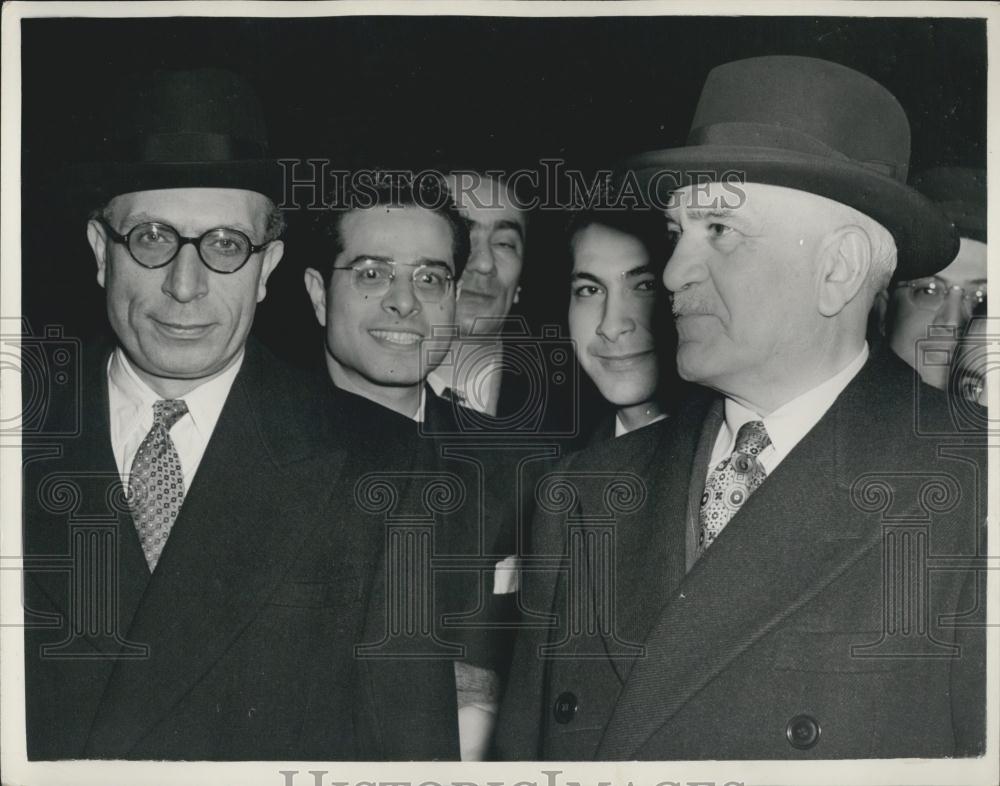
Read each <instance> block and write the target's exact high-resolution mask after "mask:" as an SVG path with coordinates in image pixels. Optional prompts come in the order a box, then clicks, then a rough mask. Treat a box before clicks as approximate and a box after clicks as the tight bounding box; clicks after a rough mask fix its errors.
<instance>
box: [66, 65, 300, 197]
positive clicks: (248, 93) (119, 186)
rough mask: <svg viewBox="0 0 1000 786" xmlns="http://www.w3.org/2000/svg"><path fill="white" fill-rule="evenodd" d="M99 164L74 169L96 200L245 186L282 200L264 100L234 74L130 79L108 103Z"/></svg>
mask: <svg viewBox="0 0 1000 786" xmlns="http://www.w3.org/2000/svg"><path fill="white" fill-rule="evenodd" d="M107 107H108V109H109V117H108V127H107V132H106V134H105V135H104V142H103V145H102V146H101V148H100V149H99V150H97V151H95V152H96V155H95V156H94V161H93V162H90V163H86V164H83V165H80V166H78V167H76V168H75V172H74V176H75V177H77V178H79V179H80V180H81V181H82V182H80V183H78V185H79V186H81V187H82V188H83V189H85V190H86V192H87V193H88V194H89V195H90V196H91V198H93V199H105V200H106V199H110V198H112V197H114V196H116V195H118V194H126V193H131V192H134V191H150V190H155V189H165V188H239V189H245V190H248V191H256V192H259V193H261V194H264V195H265V196H267V197H270V198H271V200H272V201H274V202H275V203H276V204H277V203H280V201H281V198H282V177H281V171H280V167H279V166H278V164H277V162H276V161H275V160H273V159H272V158H270V157H269V152H268V144H267V132H266V129H265V126H264V113H263V110H262V109H261V104H260V99H259V98H258V97H257V94H256V92H255V91H254V89H253V88H252V87H251V85H250V84H249V82H247V80H246V79H245V78H244V77H242V76H240V75H238V74H236V73H233V72H232V71H226V70H221V69H212V68H204V69H197V70H188V71H171V70H159V71H154V72H152V73H149V74H140V75H134V76H132V77H130V78H128V79H126V80H124V81H123V82H122V83H121V84H120V85H119V86H118V87H117V89H116V91H115V93H114V96H113V97H112V98H111V100H110V101H109V102H108V104H107Z"/></svg>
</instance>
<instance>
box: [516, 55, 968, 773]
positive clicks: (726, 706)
mask: <svg viewBox="0 0 1000 786" xmlns="http://www.w3.org/2000/svg"><path fill="white" fill-rule="evenodd" d="M803 104H807V105H808V108H809V111H808V112H804V111H803ZM692 129H693V130H692V132H691V136H690V139H689V145H688V146H687V147H684V148H680V149H673V150H661V151H654V152H651V153H647V154H643V155H641V156H638V157H636V158H634V159H632V160H630V161H629V162H628V163H627V165H628V166H629V167H631V168H632V169H633V170H634V171H635V172H636V173H637V175H638V177H639V179H640V181H641V182H646V183H656V184H658V187H659V188H662V189H663V193H661V194H659V196H661V197H663V198H665V197H666V196H667V193H668V192H669V191H671V190H672V191H673V198H672V202H671V203H670V206H669V209H668V211H667V215H668V219H669V222H670V226H671V233H672V236H673V238H674V242H675V247H674V250H673V253H672V256H671V258H670V260H669V262H668V263H667V266H666V268H665V270H664V274H663V282H664V284H665V285H666V287H667V289H668V290H669V292H670V294H671V296H672V299H673V309H674V315H675V317H676V321H677V329H678V340H679V346H678V354H677V363H678V370H679V372H680V374H681V376H682V377H683V378H684V379H686V380H689V381H691V382H695V383H698V384H699V385H701V386H703V390H701V391H700V392H698V393H697V394H696V395H694V396H693V397H692V399H691V400H689V401H688V402H687V403H686V404H685V405H683V406H682V407H681V408H680V410H679V411H678V412H677V413H676V415H675V416H674V417H672V418H670V419H668V420H667V421H664V422H662V423H660V424H656V425H654V426H650V427H647V428H645V429H641V430H639V431H638V432H635V433H634V434H631V435H628V436H626V437H623V438H621V439H617V440H613V441H611V442H609V443H606V444H604V445H602V446H599V447H597V448H592V449H589V450H587V451H584V452H582V453H579V454H577V455H576V456H575V457H573V458H571V459H570V460H569V462H568V463H567V464H566V465H565V466H564V467H563V470H564V472H563V473H562V475H563V476H564V480H565V481H566V482H569V483H573V484H575V485H576V487H577V491H578V497H577V499H576V501H575V504H574V506H573V508H572V510H565V511H563V512H562V513H561V514H560V513H559V512H558V510H557V505H556V503H557V502H559V500H557V499H554V498H553V499H552V500H549V502H548V510H549V512H546V513H545V515H542V516H540V517H538V518H537V519H536V522H535V524H536V526H535V536H536V539H535V547H534V549H533V554H532V555H533V556H538V557H549V558H551V557H553V556H557V555H563V554H568V555H571V556H574V555H575V556H576V558H575V559H573V560H570V561H567V562H566V564H565V566H564V567H565V571H564V573H565V574H567V575H569V579H568V580H565V579H560V578H559V576H560V573H559V572H556V571H551V572H549V573H544V572H541V571H539V572H526V573H525V579H524V587H523V593H524V601H525V604H526V606H528V607H530V608H533V609H539V610H544V611H551V612H553V613H555V614H556V615H557V617H558V623H557V624H556V626H555V627H554V629H552V630H548V631H539V632H537V633H534V634H530V633H529V634H526V635H524V636H522V637H521V639H520V640H519V642H518V649H517V653H516V655H515V662H514V665H513V668H512V674H513V676H512V680H511V685H510V687H509V689H508V691H507V694H506V695H505V699H504V706H503V708H502V710H501V719H500V726H499V733H498V745H499V749H500V753H501V755H502V756H504V757H505V758H543V759H555V760H577V759H598V760H629V759H836V758H865V757H951V756H969V755H976V754H977V753H981V752H982V751H983V749H984V735H985V723H984V713H985V668H984V651H983V649H984V637H983V629H982V626H981V624H980V625H978V626H977V623H976V620H977V619H978V620H982V619H983V618H982V617H981V616H980V615H981V609H977V597H978V595H977V592H976V587H977V581H976V579H977V572H976V570H975V567H976V564H977V563H976V562H975V559H976V557H977V555H978V553H979V552H977V546H978V543H979V536H980V526H981V525H982V524H983V522H984V520H985V506H984V495H985V488H984V483H983V481H984V479H985V477H986V473H985V466H984V465H985V451H984V450H983V449H982V448H981V447H976V445H975V442H974V440H973V444H972V445H971V446H970V445H969V444H968V441H967V440H965V439H964V435H962V434H958V433H955V431H954V428H953V427H951V426H950V424H951V418H950V414H951V413H950V411H949V407H948V402H947V399H946V397H945V395H944V394H943V393H940V392H938V391H935V390H933V389H931V388H929V387H926V386H924V387H922V388H921V389H919V390H915V389H914V384H915V382H914V378H913V374H912V373H911V372H910V370H909V369H908V367H907V366H906V365H905V364H903V363H902V361H900V360H899V359H898V358H896V357H895V356H893V355H891V354H890V353H888V352H885V353H881V354H877V355H876V354H874V353H873V354H870V353H869V348H868V346H867V344H866V342H865V328H866V320H867V316H868V312H869V309H870V307H871V305H872V302H873V300H874V298H875V295H876V293H877V292H879V291H880V290H881V289H882V288H884V287H885V286H886V285H887V284H888V283H889V280H890V279H891V278H892V277H893V276H898V277H901V278H907V279H912V278H917V277H920V276H926V275H930V274H933V273H934V272H936V271H938V270H940V269H942V268H943V267H945V266H946V265H947V264H948V263H949V261H950V260H951V259H952V258H953V257H954V255H955V252H956V250H957V243H956V238H955V236H954V234H953V232H952V228H951V226H950V223H949V222H948V220H947V219H946V218H945V217H944V216H943V214H941V213H939V212H938V210H937V209H936V208H935V207H934V205H933V204H932V203H931V202H929V201H928V200H926V199H925V198H924V197H922V196H921V195H919V194H918V193H917V192H915V191H913V190H912V189H910V188H909V187H908V186H907V185H906V184H905V179H906V168H907V164H908V150H909V125H908V123H907V120H906V116H905V114H904V112H903V109H902V107H901V106H900V105H899V104H898V103H897V102H896V100H895V98H894V97H893V96H892V95H891V94H889V93H888V91H886V90H885V89H884V88H883V87H882V86H881V85H879V84H878V83H876V82H874V81H873V80H871V79H869V78H868V77H866V76H864V75H862V74H860V73H857V72H855V71H853V70H850V69H848V68H845V67H843V66H840V65H837V64H834V63H829V62H825V61H821V60H815V59H811V58H802V57H763V58H753V59H749V60H744V61H739V62H735V63H729V64H726V65H722V66H719V67H717V68H716V69H714V70H713V71H712V72H711V74H710V75H709V77H708V81H707V83H706V85H705V87H704V90H703V92H702V96H701V99H700V102H699V105H698V109H697V111H696V114H695V119H694V122H693V123H692ZM706 171H708V172H715V173H717V174H716V175H715V176H714V179H712V181H711V182H705V180H704V177H705V176H704V173H705V172H706ZM664 172H667V173H672V174H674V175H676V176H678V178H677V179H676V180H675V181H674V183H675V185H674V186H673V188H671V187H670V186H669V185H668V180H669V178H667V177H664V176H662V173H664ZM736 172H738V173H741V178H740V180H741V182H733V181H731V180H730V179H729V177H731V176H732V173H736ZM696 173H698V174H696ZM725 173H730V175H729V177H726V176H725ZM677 185H680V186H681V187H680V188H677V187H676V186H677ZM911 402H912V403H911ZM915 408H918V409H919V411H918V410H917V409H915ZM918 421H919V423H918ZM942 435H943V436H942ZM972 436H973V437H975V435H972ZM945 445H947V448H945ZM610 472H614V473H615V474H616V480H615V483H616V484H618V485H619V486H620V485H621V484H622V483H625V484H629V483H631V484H632V485H633V486H634V489H633V495H632V496H631V497H629V498H628V499H627V500H626V499H624V498H623V497H622V495H621V494H617V495H615V494H608V493H606V492H607V489H606V488H605V486H606V483H605V482H602V481H601V478H602V473H603V474H604V476H607V474H608V473H610ZM622 473H630V474H627V475H625V476H623V475H622ZM640 481H641V485H640ZM542 495H543V498H544V491H543V492H542ZM559 496H560V498H561V499H563V500H564V499H566V495H565V494H561V495H559ZM931 497H933V499H931ZM632 502H634V504H629V503H632ZM567 513H569V515H568V516H567ZM609 513H610V514H614V515H615V519H614V526H613V528H612V529H613V537H605V538H596V537H591V538H587V537H586V536H585V533H584V536H581V535H580V531H579V530H580V527H581V526H582V525H581V524H580V523H579V522H581V521H582V522H586V521H588V520H599V517H600V516H602V515H603V516H605V517H607V516H608V515H609ZM904 521H906V522H915V523H914V524H913V525H912V527H911V528H909V529H908V528H906V527H904V528H903V529H899V528H898V526H899V525H900V524H902V522H904ZM894 525H895V527H894ZM904 530H905V531H904ZM609 544H610V545H609ZM911 546H912V548H911ZM581 550H582V552H583V553H582V554H581V553H580V552H581ZM928 550H929V553H930V554H931V555H947V556H948V557H949V558H955V559H956V561H957V563H958V564H957V565H956V569H955V570H954V571H951V570H949V571H940V572H936V573H934V575H933V577H932V576H931V575H930V573H929V572H928V571H927V567H926V565H927V563H926V560H927V556H928ZM564 559H565V557H564ZM963 560H964V561H963ZM581 565H585V566H586V569H583V568H582V567H580V566H581ZM574 572H575V573H574ZM904 577H908V581H910V582H916V584H913V583H901V582H902V580H903V578H904ZM931 578H933V580H931ZM890 585H891V586H896V587H901V588H902V589H900V591H899V592H895V593H894V592H888V591H887V588H888V587H889V586H890ZM580 615H583V617H582V620H583V621H582V622H581V621H580V620H581V616H580ZM911 615H917V616H916V617H914V616H911ZM574 618H575V619H576V620H577V621H576V622H575V623H574V624H572V625H570V624H568V623H567V620H573V619H574ZM903 620H905V621H906V623H907V624H906V625H905V627H904V626H903V624H902V623H901V621H903ZM588 631H594V633H593V634H592V635H588Z"/></svg>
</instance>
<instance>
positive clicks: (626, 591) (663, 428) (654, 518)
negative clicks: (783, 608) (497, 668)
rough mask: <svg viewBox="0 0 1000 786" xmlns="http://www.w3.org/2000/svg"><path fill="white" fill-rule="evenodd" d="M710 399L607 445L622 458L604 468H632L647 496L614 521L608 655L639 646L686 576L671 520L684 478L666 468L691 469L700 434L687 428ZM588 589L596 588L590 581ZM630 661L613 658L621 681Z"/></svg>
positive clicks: (679, 536) (605, 628)
mask: <svg viewBox="0 0 1000 786" xmlns="http://www.w3.org/2000/svg"><path fill="white" fill-rule="evenodd" d="M709 400H710V399H709V398H708V397H707V396H700V397H698V398H697V399H694V400H692V401H691V402H690V403H689V406H688V407H686V408H685V409H684V410H683V411H681V412H679V413H678V414H677V416H676V417H671V418H668V419H667V420H665V421H661V422H660V423H657V424H654V425H651V426H647V427H645V428H643V429H639V430H638V431H636V432H633V433H631V434H628V435H626V436H624V437H619V438H617V439H615V440H614V442H613V443H611V444H612V445H614V446H615V448H616V452H618V453H619V457H620V458H621V460H620V461H615V462H613V463H612V462H603V466H605V467H608V466H615V467H629V468H634V469H633V471H634V472H635V473H636V474H637V475H638V477H639V478H641V479H642V480H643V481H644V484H645V490H646V493H647V495H648V496H647V499H646V502H645V504H644V505H643V506H642V507H641V508H639V509H638V510H636V511H634V512H632V513H628V514H618V515H616V517H615V518H616V529H615V546H616V551H617V552H618V554H617V563H618V566H619V568H618V570H617V572H616V577H615V586H614V587H613V588H612V590H613V591H614V593H615V595H616V596H617V602H616V605H615V619H613V620H606V621H604V624H602V625H600V626H599V628H600V630H601V632H602V635H603V636H604V639H605V646H606V647H607V649H608V652H615V651H620V650H621V648H622V647H621V642H622V641H624V642H625V643H628V644H641V643H642V642H643V641H644V640H645V638H646V633H647V631H648V630H649V627H650V626H651V625H652V624H653V622H654V621H655V619H656V616H657V613H658V611H659V609H660V608H661V607H662V606H663V604H664V602H665V601H666V599H667V598H668V597H669V595H670V592H671V591H672V590H673V588H674V587H676V586H677V584H678V583H679V582H680V581H681V579H682V578H683V576H684V569H685V562H684V553H685V551H684V549H685V533H684V529H683V527H675V526H670V522H671V521H673V520H676V518H677V500H680V499H684V498H685V497H686V494H687V491H686V488H687V480H686V477H685V476H684V474H683V473H677V472H671V471H668V470H669V468H672V467H684V466H690V465H691V460H692V456H693V454H694V452H695V448H696V446H697V434H698V432H697V429H696V428H691V427H689V426H688V425H686V424H690V423H699V422H701V419H702V415H703V410H704V408H705V407H706V406H707V405H708V401H709ZM621 451H627V453H628V454H630V455H624V454H622V453H621ZM602 496H603V495H602ZM591 589H592V590H596V589H597V588H596V587H595V586H594V585H593V584H592V583H591ZM597 608H598V609H600V608H601V605H600V604H597ZM634 663H635V658H627V659H623V658H621V657H619V658H612V665H613V666H614V668H615V671H616V672H617V673H618V675H619V677H620V678H621V679H622V680H624V679H625V678H626V676H627V675H628V672H629V670H630V669H631V668H632V666H633V665H634Z"/></svg>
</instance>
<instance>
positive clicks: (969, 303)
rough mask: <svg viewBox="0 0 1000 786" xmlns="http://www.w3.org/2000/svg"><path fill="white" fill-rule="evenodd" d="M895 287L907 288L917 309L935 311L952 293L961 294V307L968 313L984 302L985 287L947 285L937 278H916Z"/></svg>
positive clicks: (983, 285) (901, 282)
mask: <svg viewBox="0 0 1000 786" xmlns="http://www.w3.org/2000/svg"><path fill="white" fill-rule="evenodd" d="M896 286H897V287H909V289H910V293H909V294H910V300H912V301H913V305H915V306H916V307H917V308H920V309H924V310H925V311H937V310H938V309H939V308H941V305H942V304H943V303H944V302H945V300H946V299H947V298H948V295H950V294H951V293H952V292H961V293H962V305H964V306H965V307H966V308H967V309H969V310H970V311H971V310H972V309H974V308H975V307H976V306H978V305H981V304H982V303H985V302H986V285H985V284H981V285H979V286H976V287H970V288H969V289H966V288H965V287H960V286H958V285H957V284H947V283H945V282H944V281H942V280H941V279H939V278H918V279H916V280H914V281H900V282H899V283H898V284H896Z"/></svg>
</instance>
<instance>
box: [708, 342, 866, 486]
mask: <svg viewBox="0 0 1000 786" xmlns="http://www.w3.org/2000/svg"><path fill="white" fill-rule="evenodd" d="M867 360H868V344H867V343H866V344H865V345H864V346H863V347H862V348H861V352H859V353H858V356H857V357H856V358H854V360H852V361H851V362H850V363H848V364H847V365H846V366H845V367H844V368H843V369H842V370H840V371H839V372H837V373H836V374H834V375H833V376H832V377H830V378H829V379H828V380H826V381H825V382H822V383H820V384H819V385H817V386H816V387H814V388H812V389H811V390H807V391H806V392H805V393H802V394H801V395H799V396H796V397H795V398H793V399H792V400H791V401H788V402H786V403H784V404H782V405H781V406H780V407H778V408H777V409H776V410H774V412H772V413H771V414H770V415H768V416H767V417H763V418H762V417H761V416H760V415H759V414H758V413H756V412H754V411H753V410H752V409H747V408H746V407H744V406H743V405H742V404H737V403H736V402H735V401H733V400H732V399H728V398H727V399H726V420H725V423H723V424H722V428H721V429H719V435H718V436H717V437H716V438H715V447H714V448H713V449H712V457H711V459H710V461H709V462H708V468H709V471H711V468H712V467H714V466H716V465H717V464H718V463H719V462H720V461H722V460H723V459H725V458H728V457H729V456H730V455H731V454H732V452H733V449H734V448H735V447H736V435H737V433H738V432H739V430H740V427H741V426H742V425H743V424H744V423H749V422H750V421H752V420H763V421H764V428H766V429H767V435H768V436H769V437H770V438H771V444H770V445H768V446H767V447H766V448H764V450H762V451H761V453H760V455H759V456H758V457H757V459H758V460H759V461H760V463H761V464H762V465H763V466H764V469H765V470H766V471H767V474H768V475H770V474H771V473H772V472H774V470H775V468H776V467H777V466H778V464H780V463H781V462H782V461H783V460H784V458H785V456H787V455H788V454H789V453H791V451H792V448H794V447H795V446H796V445H798V444H799V442H800V441H801V440H802V438H803V437H804V436H805V435H806V434H808V433H809V431H810V430H812V427H813V426H815V425H816V424H817V423H818V422H819V420H820V418H822V417H823V415H825V414H826V411H827V410H828V409H830V407H832V406H833V402H834V401H836V400H837V397H838V396H839V395H840V394H841V393H843V391H844V388H846V387H847V385H848V383H850V381H851V380H852V379H854V377H855V376H857V374H858V372H859V371H861V367H862V366H864V364H865V361H867ZM706 474H707V473H706Z"/></svg>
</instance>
